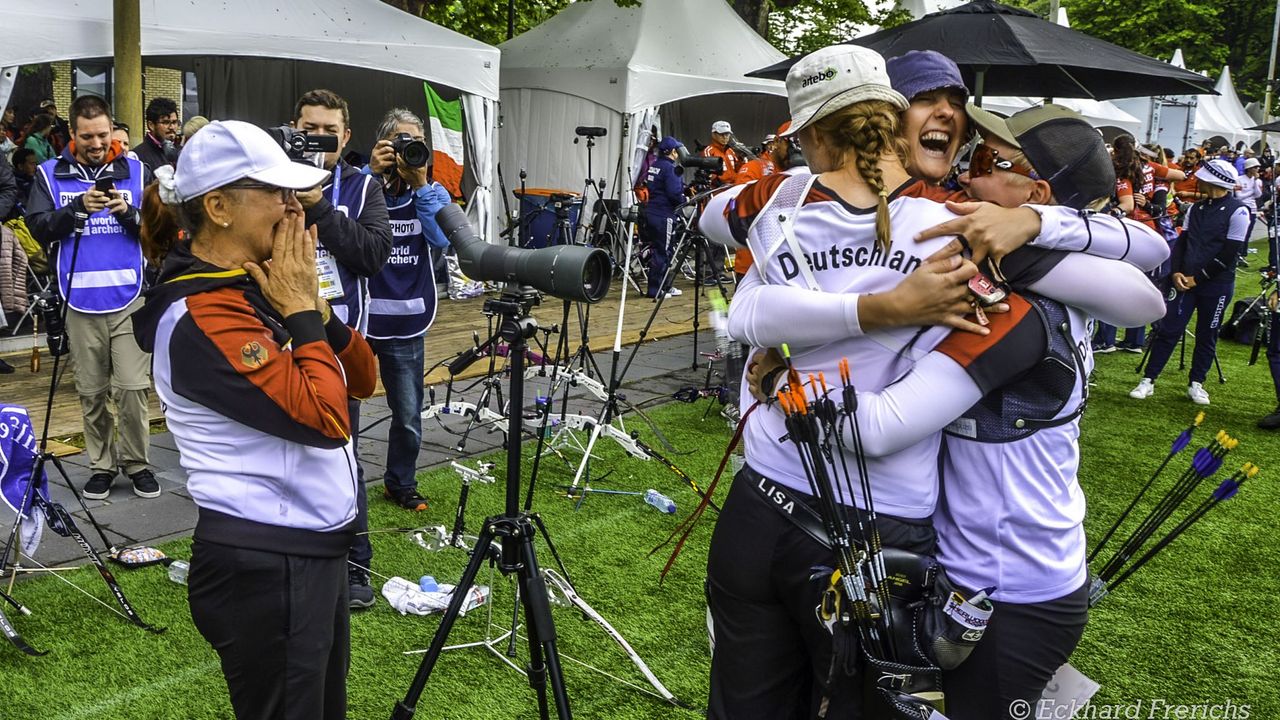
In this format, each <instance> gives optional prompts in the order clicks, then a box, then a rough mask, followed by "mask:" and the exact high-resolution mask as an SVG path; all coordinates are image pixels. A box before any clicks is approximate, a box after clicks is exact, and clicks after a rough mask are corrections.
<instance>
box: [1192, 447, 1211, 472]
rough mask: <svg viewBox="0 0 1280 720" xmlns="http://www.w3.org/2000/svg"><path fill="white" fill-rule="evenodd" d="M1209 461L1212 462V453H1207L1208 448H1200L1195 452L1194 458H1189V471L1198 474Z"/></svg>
mask: <svg viewBox="0 0 1280 720" xmlns="http://www.w3.org/2000/svg"><path fill="white" fill-rule="evenodd" d="M1211 460H1213V453H1211V452H1210V451H1209V448H1207V447H1202V448H1200V449H1199V450H1197V451H1196V454H1195V456H1194V457H1192V458H1191V469H1192V470H1194V471H1196V472H1197V473H1200V472H1201V470H1202V468H1204V466H1205V465H1207V464H1209V462H1210V461H1211ZM1202 474H1203V473H1202Z"/></svg>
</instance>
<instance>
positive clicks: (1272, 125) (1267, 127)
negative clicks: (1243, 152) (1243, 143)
mask: <svg viewBox="0 0 1280 720" xmlns="http://www.w3.org/2000/svg"><path fill="white" fill-rule="evenodd" d="M1245 130H1261V131H1262V132H1280V120H1272V121H1271V122H1269V123H1262V124H1261V125H1254V126H1253V127H1251V128H1245Z"/></svg>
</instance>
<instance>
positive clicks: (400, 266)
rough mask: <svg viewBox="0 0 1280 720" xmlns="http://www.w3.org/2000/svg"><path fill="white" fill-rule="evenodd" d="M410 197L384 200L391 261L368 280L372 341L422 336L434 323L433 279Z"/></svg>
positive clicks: (432, 272) (421, 232) (434, 291)
mask: <svg viewBox="0 0 1280 720" xmlns="http://www.w3.org/2000/svg"><path fill="white" fill-rule="evenodd" d="M413 201H414V197H413V193H412V192H410V193H406V194H405V196H404V197H403V198H402V199H401V201H400V202H399V203H398V204H394V205H393V204H392V203H394V202H396V201H395V200H392V199H388V200H387V214H388V215H389V216H390V218H391V234H392V237H393V241H392V245H391V257H389V258H387V264H386V265H383V266H382V270H381V271H380V272H379V273H378V274H377V275H374V276H373V277H372V278H370V279H369V331H368V333H366V335H367V336H368V337H370V338H373V339H375V340H389V339H392V338H413V337H418V336H419V335H422V334H423V333H425V332H426V331H427V328H429V327H431V323H432V322H433V321H434V320H435V319H436V278H435V268H434V267H433V265H432V254H431V246H430V245H429V244H428V243H427V238H426V235H425V233H424V232H423V227H422V221H421V220H419V219H418V212H417V209H416V208H415V207H414V202H413Z"/></svg>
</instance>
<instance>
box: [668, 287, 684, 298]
mask: <svg viewBox="0 0 1280 720" xmlns="http://www.w3.org/2000/svg"><path fill="white" fill-rule="evenodd" d="M683 294H684V293H683V292H681V291H680V288H677V287H673V288H671V289H670V290H668V291H667V297H680V296H681V295H683Z"/></svg>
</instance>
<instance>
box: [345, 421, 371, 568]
mask: <svg viewBox="0 0 1280 720" xmlns="http://www.w3.org/2000/svg"><path fill="white" fill-rule="evenodd" d="M347 415H348V416H350V417H351V448H352V451H351V452H352V455H354V456H355V458H356V526H355V532H356V537H355V539H354V540H352V541H351V549H350V550H348V551H347V559H348V560H350V561H351V562H353V563H355V564H356V565H359V566H360V567H362V568H367V567H369V565H370V564H371V563H372V562H373V546H372V545H370V544H369V533H368V530H369V498H368V497H367V496H366V495H365V487H364V466H363V465H361V464H360V401H359V400H354V399H351V398H348V399H347Z"/></svg>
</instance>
